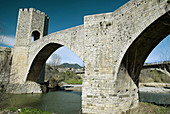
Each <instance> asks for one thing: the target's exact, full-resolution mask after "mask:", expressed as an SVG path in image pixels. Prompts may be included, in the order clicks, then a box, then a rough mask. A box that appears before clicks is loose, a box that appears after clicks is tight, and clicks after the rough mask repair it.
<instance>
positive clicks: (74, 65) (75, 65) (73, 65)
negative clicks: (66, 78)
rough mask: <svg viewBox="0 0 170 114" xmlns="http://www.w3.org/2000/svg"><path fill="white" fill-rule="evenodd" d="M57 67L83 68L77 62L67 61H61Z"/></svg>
mask: <svg viewBox="0 0 170 114" xmlns="http://www.w3.org/2000/svg"><path fill="white" fill-rule="evenodd" d="M58 67H59V68H76V69H80V68H83V67H82V66H80V65H78V64H69V63H63V64H61V65H59V66H58Z"/></svg>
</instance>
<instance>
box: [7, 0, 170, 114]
mask: <svg viewBox="0 0 170 114" xmlns="http://www.w3.org/2000/svg"><path fill="white" fill-rule="evenodd" d="M169 10H170V1H169V0H130V1H129V2H128V3H126V4H125V5H123V6H122V7H120V8H119V9H117V10H116V11H114V12H111V13H104V14H97V15H89V16H85V17H84V25H81V26H77V27H74V28H70V29H67V30H63V31H59V32H56V33H52V34H49V35H47V33H48V21H49V19H48V17H47V16H46V14H45V13H43V12H40V11H39V10H37V11H35V9H33V8H30V9H24V10H22V9H20V11H19V17H18V24H17V32H16V41H15V46H14V52H13V60H12V68H11V74H12V75H11V77H10V83H11V84H14V85H15V84H24V83H26V82H27V81H34V82H38V78H39V77H40V76H41V75H40V74H41V71H42V68H43V65H44V64H45V62H46V60H47V58H48V57H49V56H50V55H51V54H52V53H53V52H54V51H55V50H56V49H58V48H60V47H62V46H66V47H67V48H69V49H70V50H72V51H73V52H74V53H75V54H77V55H78V56H79V57H80V58H81V59H82V60H83V61H84V63H85V77H84V79H83V88H82V112H83V113H102V114H103V113H106V114H107V113H116V114H117V113H120V112H128V110H130V109H132V108H135V107H137V106H138V81H139V74H140V70H141V68H142V66H143V64H144V61H145V59H146V58H147V57H148V55H149V53H150V52H151V51H152V50H153V49H154V47H155V46H156V45H157V44H158V43H159V42H161V41H162V40H163V39H164V38H165V37H166V36H168V35H169V33H170V12H169ZM31 36H33V37H34V42H31Z"/></svg>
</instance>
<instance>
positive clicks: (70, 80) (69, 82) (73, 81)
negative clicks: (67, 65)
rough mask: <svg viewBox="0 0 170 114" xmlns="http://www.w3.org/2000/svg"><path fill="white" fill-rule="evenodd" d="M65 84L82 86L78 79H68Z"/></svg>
mask: <svg viewBox="0 0 170 114" xmlns="http://www.w3.org/2000/svg"><path fill="white" fill-rule="evenodd" d="M65 83H67V84H82V79H79V80H75V79H69V80H66V81H65Z"/></svg>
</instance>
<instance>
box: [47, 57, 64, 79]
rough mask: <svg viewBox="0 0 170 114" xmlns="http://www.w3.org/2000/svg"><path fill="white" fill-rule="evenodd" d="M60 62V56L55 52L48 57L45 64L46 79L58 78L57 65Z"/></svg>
mask: <svg viewBox="0 0 170 114" xmlns="http://www.w3.org/2000/svg"><path fill="white" fill-rule="evenodd" d="M60 63H61V58H60V56H59V55H57V54H53V55H52V56H51V57H50V62H49V63H47V65H46V76H45V77H46V80H49V79H50V78H54V79H56V80H57V78H59V71H58V65H60Z"/></svg>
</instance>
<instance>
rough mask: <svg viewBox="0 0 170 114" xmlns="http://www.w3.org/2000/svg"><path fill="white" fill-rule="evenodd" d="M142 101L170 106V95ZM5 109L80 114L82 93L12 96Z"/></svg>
mask: <svg viewBox="0 0 170 114" xmlns="http://www.w3.org/2000/svg"><path fill="white" fill-rule="evenodd" d="M139 97H140V101H145V102H156V103H157V104H165V103H169V104H170V94H154V93H144V92H141V93H140V96H139ZM1 105H3V106H4V107H17V108H22V107H33V108H37V109H41V110H45V111H49V112H54V113H56V114H80V113H81V92H76V91H55V92H49V93H45V94H22V95H13V94H12V95H10V97H9V98H8V99H7V100H6V101H4V102H2V103H1Z"/></svg>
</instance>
